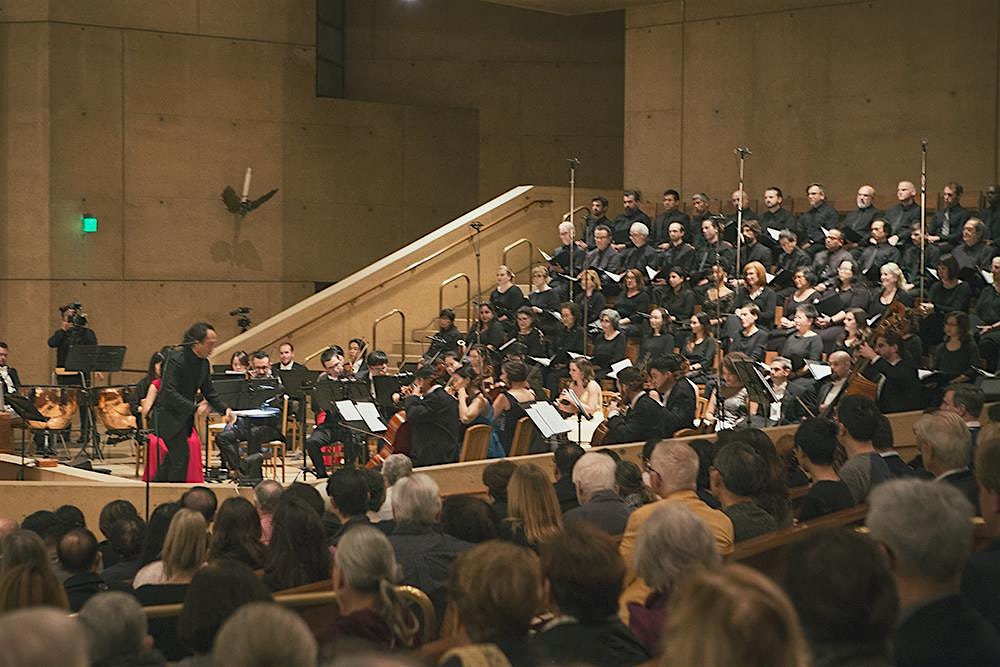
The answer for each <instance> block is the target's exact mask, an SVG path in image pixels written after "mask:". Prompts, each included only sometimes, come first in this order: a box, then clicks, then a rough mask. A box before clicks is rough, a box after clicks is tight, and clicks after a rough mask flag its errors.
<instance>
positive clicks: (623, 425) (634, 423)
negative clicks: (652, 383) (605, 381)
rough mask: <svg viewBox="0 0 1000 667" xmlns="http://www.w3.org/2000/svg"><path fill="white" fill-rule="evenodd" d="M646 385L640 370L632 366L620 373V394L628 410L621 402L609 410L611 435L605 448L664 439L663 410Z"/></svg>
mask: <svg viewBox="0 0 1000 667" xmlns="http://www.w3.org/2000/svg"><path fill="white" fill-rule="evenodd" d="M642 385H643V379H642V373H640V372H639V369H638V368H635V367H634V366H629V367H627V368H623V369H622V370H621V371H619V373H618V391H619V393H620V394H621V401H622V403H624V404H625V408H622V407H621V406H619V404H618V403H617V402H613V403H612V404H611V406H610V407H609V409H608V435H607V437H606V438H605V439H604V444H606V445H610V444H613V443H619V442H645V441H646V440H653V439H659V438H660V437H661V436H662V432H663V406H661V405H660V404H659V403H657V402H656V401H655V400H653V399H652V398H650V396H649V394H647V393H646V391H645V390H644V389H643V388H642ZM623 409H624V410H625V413H624V414H622V410H623Z"/></svg>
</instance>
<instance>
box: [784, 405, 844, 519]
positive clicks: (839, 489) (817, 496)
mask: <svg viewBox="0 0 1000 667" xmlns="http://www.w3.org/2000/svg"><path fill="white" fill-rule="evenodd" d="M836 451H837V423H836V422H835V421H833V420H831V419H827V418H826V417H814V418H812V419H807V420H805V421H804V422H802V423H801V424H800V425H799V428H798V429H797V430H796V431H795V456H796V458H798V460H799V464H801V465H802V467H803V468H804V469H805V471H806V473H808V475H809V479H810V480H811V482H810V485H809V491H808V492H807V493H806V495H804V496H803V497H802V500H801V501H800V502H799V514H798V517H797V518H798V520H799V522H803V521H809V520H810V519H815V518H816V517H818V516H823V515H825V514H831V513H833V512H838V511H840V510H843V509H847V508H848V507H851V506H853V505H854V504H855V502H854V495H853V494H852V493H851V489H850V488H849V487H848V486H847V484H845V483H844V482H843V480H841V479H840V476H839V475H838V474H837V472H836V471H835V470H834V469H833V456H834V453H835V452H836Z"/></svg>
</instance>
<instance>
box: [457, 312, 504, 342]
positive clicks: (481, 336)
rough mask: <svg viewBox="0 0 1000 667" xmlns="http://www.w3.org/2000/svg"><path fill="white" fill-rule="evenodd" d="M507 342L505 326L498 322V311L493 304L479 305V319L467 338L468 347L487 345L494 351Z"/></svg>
mask: <svg viewBox="0 0 1000 667" xmlns="http://www.w3.org/2000/svg"><path fill="white" fill-rule="evenodd" d="M506 342H507V334H506V333H505V332H504V329H503V326H502V325H501V324H500V322H499V321H497V314H496V311H495V310H494V309H493V304H492V303H490V302H488V301H487V302H485V303H481V304H479V319H478V320H476V323H475V324H474V325H473V326H472V328H471V329H469V333H468V335H467V336H466V337H465V344H466V345H468V346H470V347H471V346H474V345H486V346H487V347H490V348H492V349H494V350H496V349H497V348H499V347H500V346H501V345H503V344H504V343H506Z"/></svg>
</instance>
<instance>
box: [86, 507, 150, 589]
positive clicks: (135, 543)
mask: <svg viewBox="0 0 1000 667" xmlns="http://www.w3.org/2000/svg"><path fill="white" fill-rule="evenodd" d="M105 535H106V536H107V538H108V539H107V542H108V548H107V549H105V550H102V551H101V558H102V560H103V558H104V554H105V553H113V554H114V555H115V557H116V558H117V562H115V564H114V565H111V566H110V567H109V566H107V565H105V567H104V571H103V572H101V576H102V577H104V580H105V581H108V582H112V581H120V582H122V583H126V584H128V585H129V586H131V585H132V580H133V579H134V578H135V575H136V573H138V572H139V568H140V566H141V562H142V560H141V558H142V547H143V543H144V541H145V539H146V523H145V522H144V521H143V520H142V519H140V518H139V517H124V518H121V519H117V520H115V522H114V523H112V524H111V527H110V528H108V532H106V533H105ZM98 546H100V545H98Z"/></svg>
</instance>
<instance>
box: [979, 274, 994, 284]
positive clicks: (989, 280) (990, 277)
mask: <svg viewBox="0 0 1000 667" xmlns="http://www.w3.org/2000/svg"><path fill="white" fill-rule="evenodd" d="M980 273H982V274H983V280H985V281H986V284H987V285H992V284H993V274H992V273H991V272H989V271H980Z"/></svg>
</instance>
